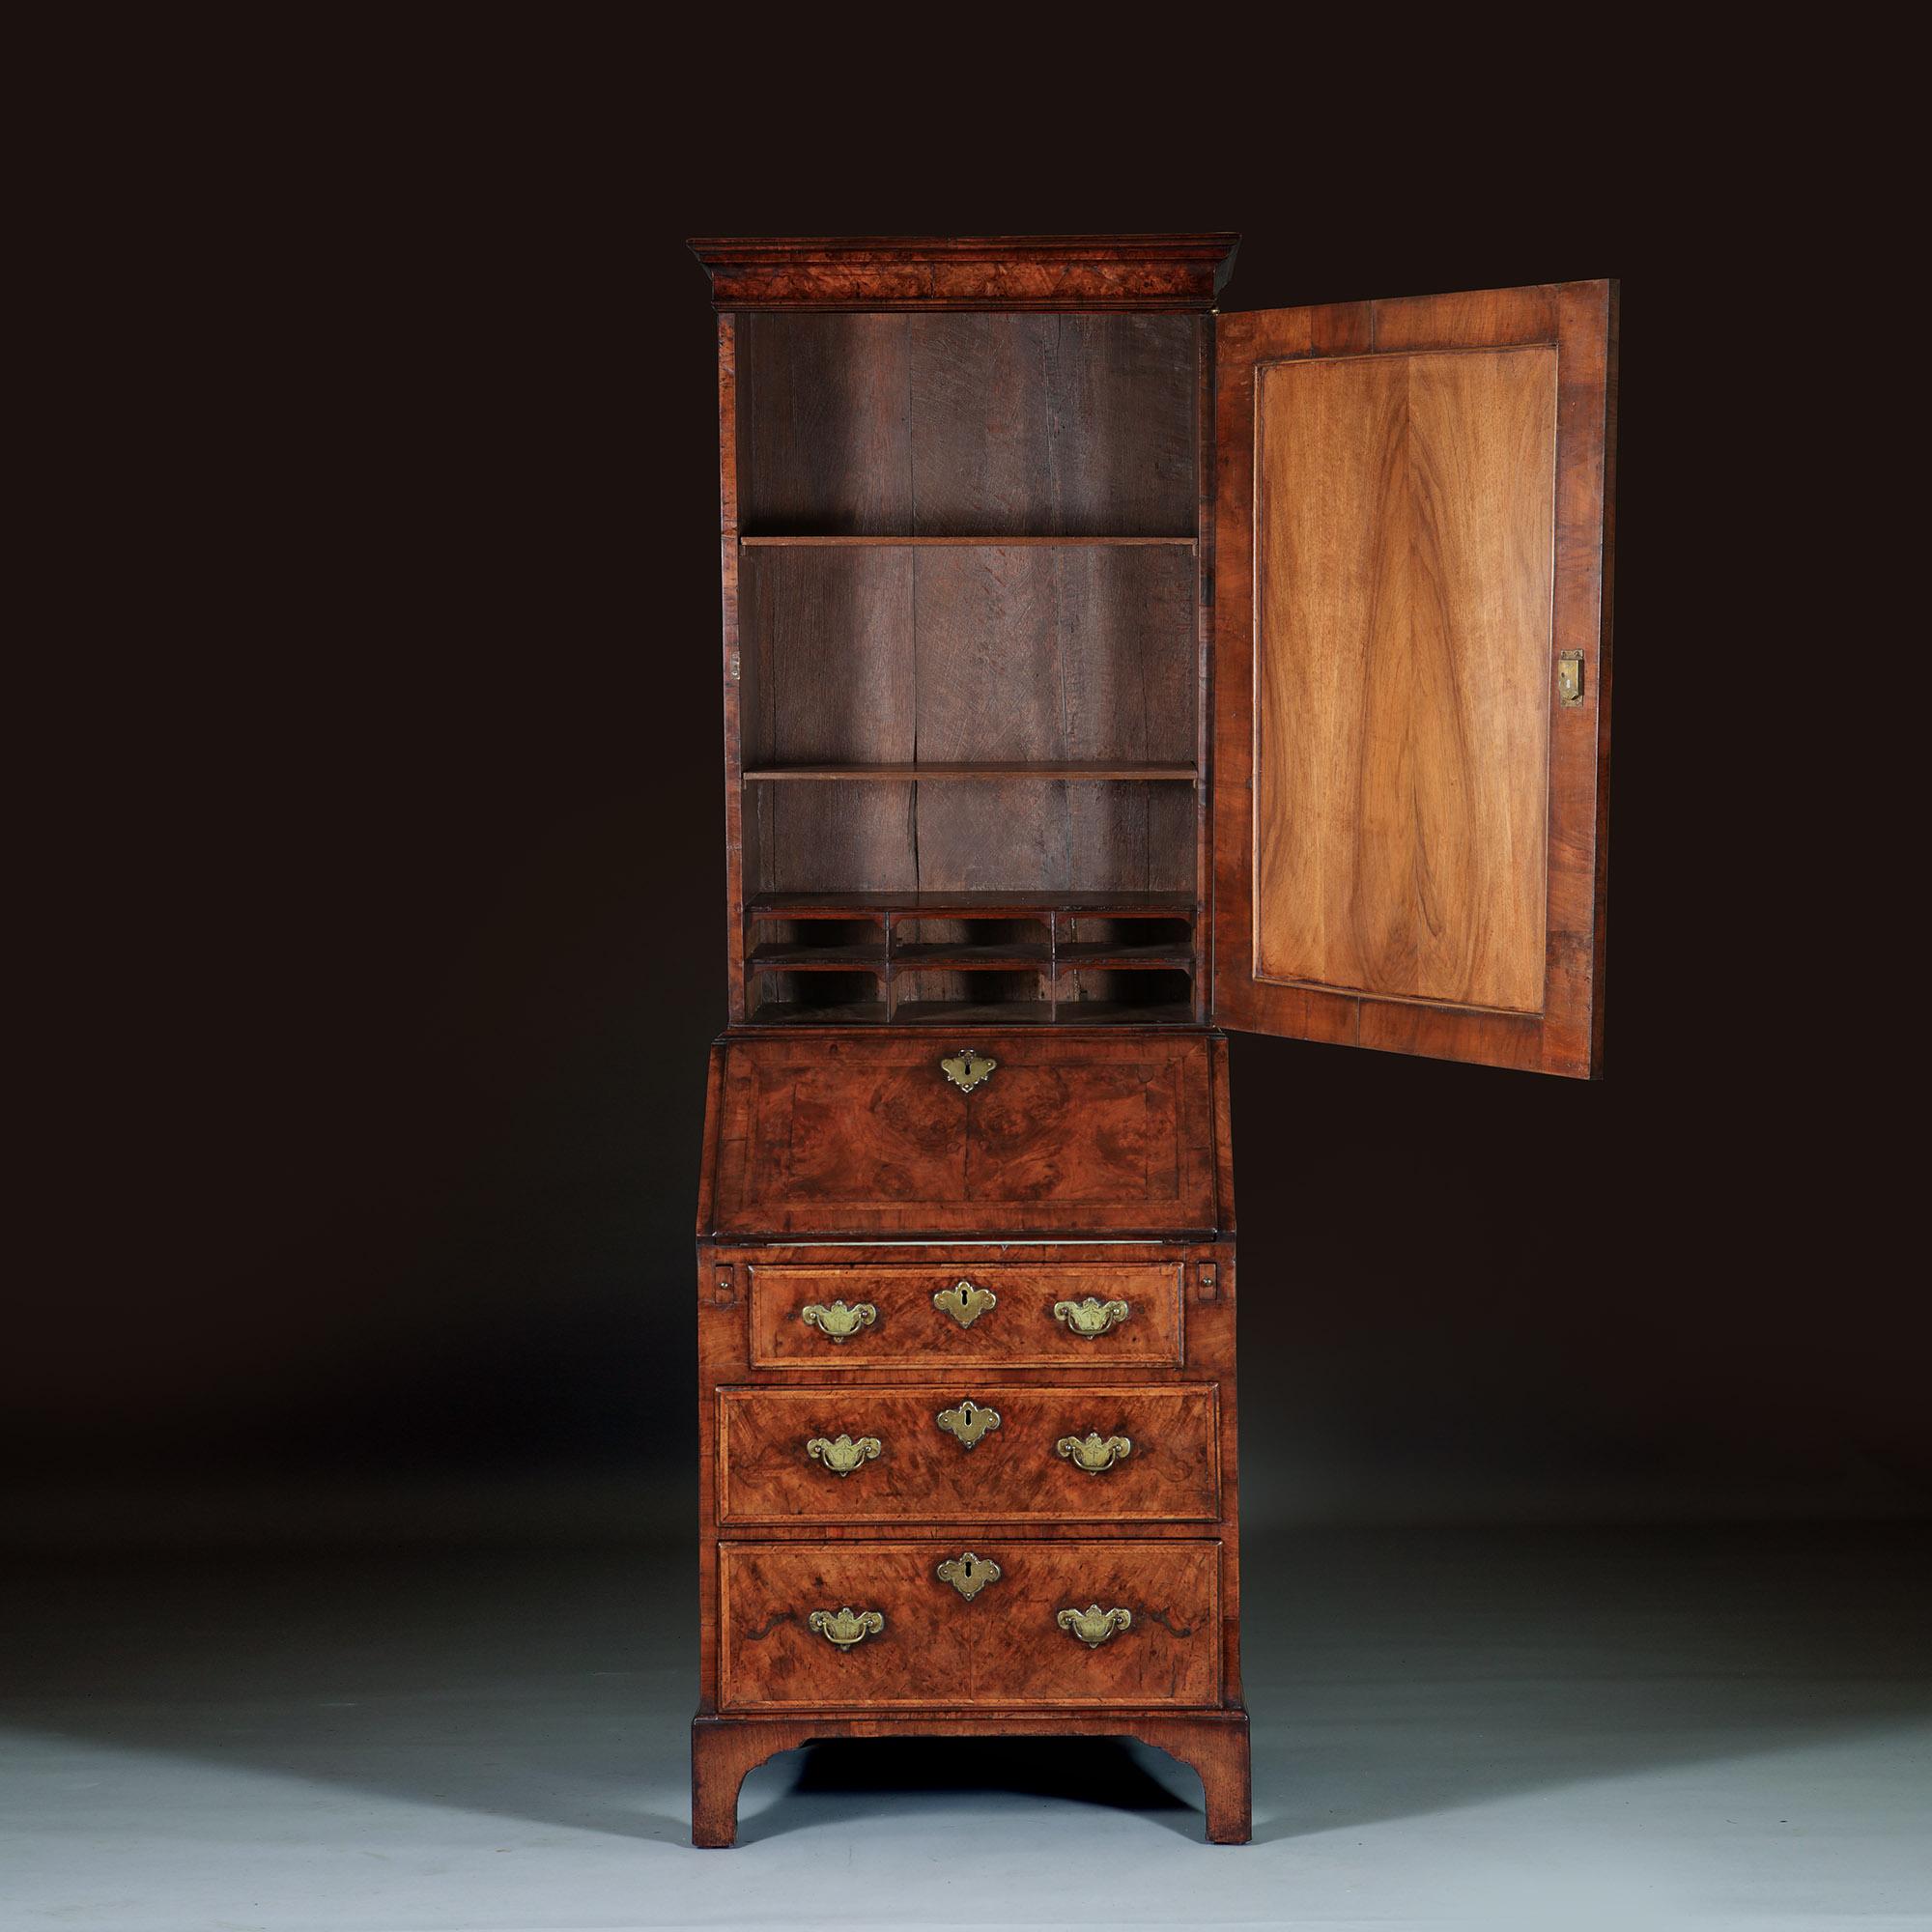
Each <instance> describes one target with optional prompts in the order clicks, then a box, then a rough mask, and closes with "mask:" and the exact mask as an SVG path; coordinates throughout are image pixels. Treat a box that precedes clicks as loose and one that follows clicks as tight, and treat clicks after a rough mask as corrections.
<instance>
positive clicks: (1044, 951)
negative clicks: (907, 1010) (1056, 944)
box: [893, 940, 1053, 973]
mask: <svg viewBox="0 0 1932 1932" xmlns="http://www.w3.org/2000/svg"><path fill="white" fill-rule="evenodd" d="M1052 962H1053V948H1052V947H1051V946H1049V945H1048V944H1046V943H1045V942H1044V941H1043V940H1042V941H1039V942H1037V943H1036V942H1034V941H1030V940H1020V941H1010V940H1009V941H1006V942H1000V941H993V942H989V943H988V944H986V945H983V946H975V945H971V944H965V943H961V944H958V945H949V944H948V943H947V942H945V941H944V940H936V941H933V942H931V943H929V944H928V943H926V942H924V941H918V942H915V943H914V944H912V945H909V946H900V945H896V944H895V946H894V947H893V964H894V965H895V967H897V968H898V969H900V970H901V971H903V970H905V969H906V968H909V967H921V966H923V967H925V968H927V969H928V970H929V971H932V972H938V971H940V970H941V969H945V970H947V971H950V972H957V973H1033V972H1037V971H1038V970H1039V969H1040V968H1041V967H1042V966H1048V965H1051V964H1052Z"/></svg>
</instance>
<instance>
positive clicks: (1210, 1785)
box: [691, 1711, 1250, 1846]
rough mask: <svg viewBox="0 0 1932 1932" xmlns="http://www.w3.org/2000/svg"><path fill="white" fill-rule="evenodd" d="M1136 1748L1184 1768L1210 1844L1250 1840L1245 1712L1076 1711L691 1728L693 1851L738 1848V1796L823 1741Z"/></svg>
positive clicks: (700, 1723) (740, 1722) (713, 1719)
mask: <svg viewBox="0 0 1932 1932" xmlns="http://www.w3.org/2000/svg"><path fill="white" fill-rule="evenodd" d="M1037 1737H1063V1738H1064V1737H1089V1738H1122V1737H1125V1738H1135V1739H1138V1740H1139V1741H1140V1743H1142V1744H1144V1745H1151V1746H1152V1747H1154V1749H1156V1750H1163V1751H1165V1752H1166V1753H1167V1754H1168V1756H1169V1757H1172V1758H1178V1759H1179V1761H1180V1762H1181V1763H1182V1764H1185V1765H1190V1766H1192V1768H1193V1769H1194V1771H1195V1773H1196V1774H1197V1775H1198V1776H1199V1777H1200V1779H1201V1789H1202V1792H1203V1795H1204V1796H1205V1797H1206V1799H1207V1804H1208V1842H1209V1843H1210V1844H1216V1845H1245V1844H1246V1843H1247V1842H1248V1837H1249V1833H1250V1783H1249V1773H1248V1714H1247V1713H1246V1712H1245V1711H1187V1712H1176V1711H1148V1712H1135V1711H1081V1712H1054V1713H1052V1714H1051V1715H1045V1714H1041V1715H1037V1716H1032V1717H1027V1716H1018V1717H1000V1716H993V1715H985V1714H980V1715H972V1716H952V1717H904V1718H868V1717H853V1716H846V1717H824V1718H814V1717H784V1718H724V1717H717V1716H713V1715H711V1714H709V1713H700V1714H699V1715H698V1716H697V1717H696V1718H694V1719H692V1723H691V1842H692V1843H693V1844H694V1845H703V1846H726V1845H732V1844H735V1843H736V1842H737V1839H738V1790H739V1787H740V1786H741V1785H742V1784H743V1783H744V1781H745V1777H746V1775H747V1774H748V1773H750V1772H753V1771H755V1770H756V1769H757V1768H758V1766H759V1765H761V1764H763V1763H764V1762H765V1760H766V1759H767V1758H769V1757H775V1756H777V1754H778V1753H779V1752H780V1751H782V1750H795V1749H796V1748H797V1747H799V1746H800V1745H809V1744H815V1743H817V1742H818V1741H820V1740H821V1739H827V1738H1037Z"/></svg>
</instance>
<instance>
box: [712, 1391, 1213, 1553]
mask: <svg viewBox="0 0 1932 1932" xmlns="http://www.w3.org/2000/svg"><path fill="white" fill-rule="evenodd" d="M1217 1408H1218V1405H1217V1401H1216V1389H1215V1385H1214V1384H1213V1383H1211V1382H1194V1383H1186V1384H1172V1385H1169V1386H1167V1387H1161V1388H1147V1387H1119V1388H1116V1387H1111V1386H1109V1387H1094V1388H1055V1387H1051V1386H1047V1385H1043V1384H1041V1383H1038V1382H1034V1383H1029V1384H1026V1385H1024V1386H1022V1385H1018V1384H1013V1383H1007V1384H1004V1385H1001V1384H986V1383H967V1382H963V1381H961V1382H947V1383H934V1384H933V1385H931V1386H930V1387H925V1388H903V1387H901V1388H864V1387H853V1386H849V1385H848V1386H841V1387H837V1388H727V1389H721V1390H720V1391H719V1392H718V1444H719V1448H718V1509H719V1520H721V1521H722V1522H726V1523H767V1522H825V1523H854V1522H858V1523H875V1522H953V1521H962V1522H964V1521H973V1522H980V1521H985V1520H988V1519H993V1520H1001V1521H1016V1520H1033V1521H1038V1522H1096V1521H1097V1522H1119V1521H1135V1520H1138V1521H1143V1522H1145V1521H1182V1522H1211V1521H1214V1520H1217V1519H1218V1518H1219V1516H1220V1492H1221V1484H1220V1441H1219V1431H1218V1428H1217V1426H1216V1425H1217ZM942 1416H945V1417H946V1418H948V1421H947V1423H946V1424H944V1425H943V1424H942V1423H941V1421H940V1418H941V1417H942ZM992 1418H997V1420H993V1419H992ZM962 1437H971V1438H973V1440H972V1446H971V1447H968V1446H967V1443H966V1441H965V1440H964V1439H962ZM1122 1443H1125V1444H1126V1445H1127V1446H1126V1447H1125V1448H1124V1449H1122V1447H1121V1446H1120V1444H1122ZM814 1445H816V1446H814ZM1063 1445H1067V1446H1066V1447H1065V1450H1063ZM1109 1445H1112V1446H1111V1449H1110V1447H1109ZM1083 1463H1094V1464H1096V1465H1100V1466H1095V1467H1092V1468H1089V1467H1086V1466H1083Z"/></svg>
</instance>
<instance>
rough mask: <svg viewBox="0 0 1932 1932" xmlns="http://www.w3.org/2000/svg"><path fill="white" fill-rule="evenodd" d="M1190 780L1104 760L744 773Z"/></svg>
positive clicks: (1170, 769) (860, 779)
mask: <svg viewBox="0 0 1932 1932" xmlns="http://www.w3.org/2000/svg"><path fill="white" fill-rule="evenodd" d="M1195 776H1196V771H1195V767H1194V766H1193V765H1151V764H1133V763H1126V762H1122V761H1115V760H1106V759H1101V760H1093V761H1080V762H1074V763H1066V764H1009V763H999V764H971V765H759V766H757V767H755V768H753V769H751V770H748V771H747V772H746V773H745V779H746V781H747V782H748V783H751V782H758V783H772V782H777V781H800V780H804V781H812V782H821V783H822V782H831V783H857V784H876V783H882V782H899V783H904V782H907V781H910V782H912V783H915V784H930V783H933V782H935V781H941V782H952V781H958V780H970V781H980V782H988V783H992V782H998V781H1001V780H1009V779H1045V780H1062V781H1071V782H1073V783H1089V782H1113V781H1154V782H1156V783H1174V784H1192V783H1193V782H1194V779H1195Z"/></svg>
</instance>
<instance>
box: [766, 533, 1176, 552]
mask: <svg viewBox="0 0 1932 1932" xmlns="http://www.w3.org/2000/svg"><path fill="white" fill-rule="evenodd" d="M1194 541H1195V540H1194V538H1193V537H1191V536H1184V537H1009V536H990V537H910V536H884V537H781V536H771V537H740V538H739V539H738V542H739V543H740V545H741V546H743V548H745V549H746V550H812V549H818V550H833V549H838V550H912V549H919V548H923V547H930V546H935V545H949V544H950V545H953V546H961V545H973V544H977V545H979V546H980V548H982V549H989V550H1016V549H1046V548H1049V547H1059V548H1062V549H1069V548H1084V549H1090V550H1091V549H1095V548H1100V547H1106V548H1110V549H1116V550H1131V549H1146V548H1149V547H1151V546H1154V545H1165V546H1166V547H1168V548H1169V549H1175V548H1179V547H1183V546H1184V547H1185V548H1187V549H1190V550H1191V549H1192V548H1193V547H1194Z"/></svg>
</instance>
